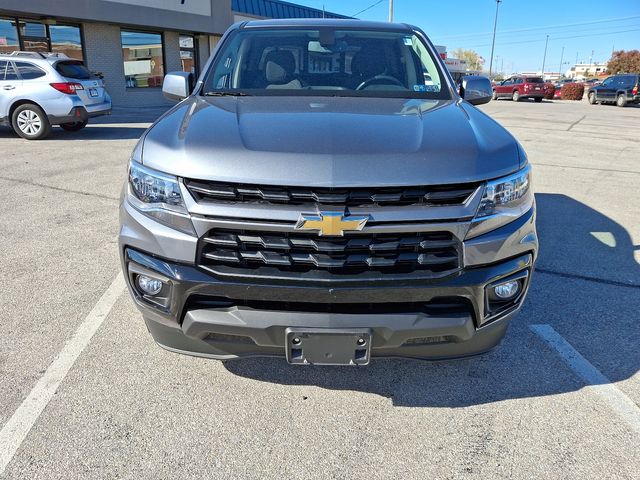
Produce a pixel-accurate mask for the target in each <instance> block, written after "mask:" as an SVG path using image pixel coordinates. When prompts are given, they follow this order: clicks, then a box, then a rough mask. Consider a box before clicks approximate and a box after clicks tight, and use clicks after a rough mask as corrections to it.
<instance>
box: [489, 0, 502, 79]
mask: <svg viewBox="0 0 640 480" xmlns="http://www.w3.org/2000/svg"><path fill="white" fill-rule="evenodd" d="M501 1H502V0H496V19H495V20H494V21H493V40H492V41H491V60H489V78H491V70H492V69H493V48H494V47H495V45H496V26H497V25H498V7H499V6H500V2H501Z"/></svg>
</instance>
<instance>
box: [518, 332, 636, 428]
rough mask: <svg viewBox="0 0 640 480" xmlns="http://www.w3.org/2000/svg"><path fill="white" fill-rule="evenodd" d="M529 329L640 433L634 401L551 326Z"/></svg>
mask: <svg viewBox="0 0 640 480" xmlns="http://www.w3.org/2000/svg"><path fill="white" fill-rule="evenodd" d="M529 328H530V329H531V330H532V331H533V332H534V333H536V334H538V335H539V336H540V337H541V338H542V339H543V340H544V341H545V342H547V343H548V344H549V345H550V346H551V347H553V348H554V349H555V350H556V351H557V352H558V353H559V354H560V357H562V359H563V360H564V361H565V362H566V363H567V365H569V367H571V369H572V370H573V371H574V372H575V373H576V375H578V376H579V377H580V378H581V379H582V380H583V381H584V382H585V383H586V384H587V388H589V389H591V390H593V391H595V392H596V393H597V394H598V395H600V397H602V398H603V399H604V400H606V401H607V402H608V403H609V405H610V406H611V407H612V408H613V409H614V410H615V411H616V413H617V414H618V415H620V417H621V418H622V419H623V420H624V421H626V422H627V423H628V424H629V426H630V427H631V428H632V429H633V430H635V432H636V433H640V408H638V406H637V405H636V404H635V403H634V402H633V400H631V399H630V398H629V397H627V396H626V395H625V394H624V393H622V391H620V390H619V389H618V388H617V387H616V386H615V385H614V384H613V383H611V380H609V379H608V378H607V377H606V376H605V375H604V374H603V373H602V372H601V371H600V370H598V369H597V368H596V367H594V366H593V365H592V364H591V362H589V360H587V359H586V358H584V357H583V356H582V355H580V353H579V352H578V351H577V350H576V349H575V348H573V347H572V346H571V344H570V343H569V342H567V341H566V340H565V339H564V337H562V335H560V334H559V333H558V332H556V331H555V330H554V329H553V327H552V326H551V325H529Z"/></svg>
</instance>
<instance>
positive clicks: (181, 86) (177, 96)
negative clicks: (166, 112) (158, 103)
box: [162, 72, 191, 102]
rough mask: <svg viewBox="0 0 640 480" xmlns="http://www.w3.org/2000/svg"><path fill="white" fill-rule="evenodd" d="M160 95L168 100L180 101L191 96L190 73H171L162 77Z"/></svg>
mask: <svg viewBox="0 0 640 480" xmlns="http://www.w3.org/2000/svg"><path fill="white" fill-rule="evenodd" d="M162 94H163V95H164V96H165V97H166V98H168V99H169V100H174V101H178V102H179V101H180V100H182V99H184V98H187V97H188V96H189V95H191V73H188V72H171V73H167V74H166V75H165V76H164V82H163V83H162Z"/></svg>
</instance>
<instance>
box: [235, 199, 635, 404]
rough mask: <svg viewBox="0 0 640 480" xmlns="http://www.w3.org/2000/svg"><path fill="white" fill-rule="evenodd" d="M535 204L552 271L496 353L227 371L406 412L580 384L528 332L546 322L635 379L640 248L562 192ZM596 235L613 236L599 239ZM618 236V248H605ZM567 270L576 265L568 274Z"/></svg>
mask: <svg viewBox="0 0 640 480" xmlns="http://www.w3.org/2000/svg"><path fill="white" fill-rule="evenodd" d="M536 198H537V203H538V209H539V214H538V232H539V236H540V241H541V243H542V244H543V245H544V247H543V248H542V249H541V254H540V258H539V263H538V266H539V267H540V266H541V265H544V266H545V272H544V273H541V272H537V273H536V274H535V275H534V279H533V284H532V287H531V290H530V293H529V297H528V299H527V301H526V302H525V305H524V307H523V309H522V311H521V312H520V314H519V315H518V316H517V317H516V318H515V319H514V320H513V321H512V325H511V327H510V330H509V332H508V333H507V336H506V338H505V340H504V342H503V344H502V345H501V346H499V347H498V348H496V349H494V350H493V351H492V352H489V353H487V354H485V355H483V356H478V357H473V358H467V359H461V360H455V361H446V362H424V361H418V360H396V359H389V360H374V361H373V362H372V363H371V364H370V365H369V366H368V367H364V368H349V367H292V366H289V365H287V364H286V362H285V361H284V360H279V359H272V358H255V359H242V360H233V361H227V362H224V366H225V368H226V369H227V370H228V371H229V372H231V373H233V374H235V375H239V376H242V377H246V378H251V379H255V380H258V381H264V382H273V383H278V384H284V385H299V386H316V387H321V388H326V389H331V390H344V391H355V392H366V393H373V394H377V395H380V396H383V397H387V398H389V399H390V400H391V401H392V402H393V405H395V406H405V407H424V406H429V407H444V408H458V407H465V406H470V405H477V404H483V403H491V402H498V401H502V400H509V399H517V398H527V397H540V396H546V395H556V394H560V393H565V392H570V391H574V390H578V389H580V388H582V387H583V384H582V383H581V381H580V380H579V379H578V377H577V376H575V375H574V374H573V372H572V371H571V370H569V369H568V367H567V366H566V365H565V364H564V363H563V362H562V360H561V359H560V357H559V356H558V355H557V354H556V353H555V352H554V351H553V350H551V349H550V348H549V347H548V346H547V345H546V344H545V343H544V342H543V341H542V340H541V339H540V338H538V337H537V336H536V335H535V334H533V333H532V332H531V331H530V330H529V328H528V325H530V324H539V323H541V324H550V325H551V326H552V327H553V328H554V329H556V331H558V332H559V333H560V334H561V335H563V336H564V338H565V339H566V340H567V341H568V342H569V343H571V344H572V345H573V347H574V348H576V349H577V350H578V351H579V352H580V353H581V354H582V355H583V356H584V357H586V358H587V359H588V360H589V361H590V362H591V363H592V364H594V365H595V366H596V368H598V369H600V370H601V371H602V372H603V373H604V374H605V375H606V376H607V377H608V378H609V379H610V380H611V381H613V382H617V381H622V380H626V379H628V378H630V377H631V376H632V375H634V374H635V373H636V372H637V371H638V368H639V367H640V353H639V352H640V349H638V348H637V339H638V338H640V326H639V325H640V322H639V320H640V319H639V318H638V312H639V311H640V287H639V286H637V285H640V266H639V265H638V263H637V262H636V261H635V259H634V249H635V248H637V247H634V246H633V244H632V242H631V238H630V236H629V234H628V233H627V231H626V230H625V229H624V228H623V227H622V226H621V225H619V224H617V223H616V222H614V221H612V220H611V219H609V218H608V217H606V216H605V215H602V214H600V213H599V212H597V211H595V210H593V209H591V208H589V207H588V206H586V205H584V204H582V203H580V202H577V201H575V200H573V199H571V198H569V197H567V196H564V195H553V194H551V195H550V194H539V195H537V196H536ZM593 231H598V232H609V233H610V236H607V235H604V236H601V239H598V238H596V237H594V236H593V235H592V234H591V232H593ZM611 237H613V238H615V246H609V245H607V244H606V243H603V241H602V239H604V240H606V241H608V240H607V239H610V238H611ZM568 238H569V239H571V241H570V242H569V244H568V246H565V240H566V239H568ZM609 243H610V242H609ZM586 263H587V264H595V265H596V269H595V271H597V272H604V273H606V272H607V271H609V270H610V269H611V270H620V269H622V270H624V271H626V272H630V274H632V275H633V280H634V283H635V285H636V286H622V285H620V284H619V283H615V282H614V283H612V282H609V281H608V280H607V278H608V277H607V276H602V277H598V278H594V279H592V280H585V279H584V278H580V276H587V275H588V274H591V273H593V271H592V270H589V269H587V270H586V271H585V270H583V269H581V265H583V264H586ZM556 265H558V266H560V268H558V269H556V268H554V267H555V266H556ZM562 266H574V267H575V269H571V270H566V271H564V270H563V269H562ZM556 270H558V272H559V273H556ZM576 275H577V276H576ZM600 278H603V279H604V280H600ZM312 394H313V393H312V391H311V392H305V395H312Z"/></svg>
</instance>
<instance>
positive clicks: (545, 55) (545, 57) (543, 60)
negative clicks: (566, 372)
mask: <svg viewBox="0 0 640 480" xmlns="http://www.w3.org/2000/svg"><path fill="white" fill-rule="evenodd" d="M547 45H549V35H547V41H546V42H544V57H542V80H544V64H545V62H546V61H547Z"/></svg>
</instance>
